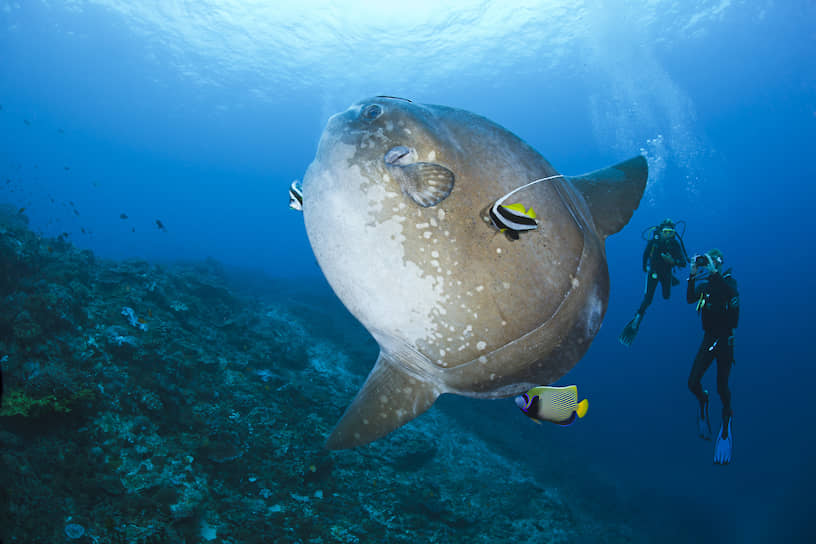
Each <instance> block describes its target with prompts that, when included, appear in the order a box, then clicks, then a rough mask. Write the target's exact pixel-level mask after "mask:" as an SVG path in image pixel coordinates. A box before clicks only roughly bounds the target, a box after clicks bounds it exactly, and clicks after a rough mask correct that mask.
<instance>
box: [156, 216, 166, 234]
mask: <svg viewBox="0 0 816 544" xmlns="http://www.w3.org/2000/svg"><path fill="white" fill-rule="evenodd" d="M156 226H157V227H158V228H159V230H162V231H164V232H167V229H166V228H165V226H164V223H162V222H161V219H156Z"/></svg>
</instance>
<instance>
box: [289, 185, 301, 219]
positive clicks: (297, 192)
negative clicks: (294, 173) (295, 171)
mask: <svg viewBox="0 0 816 544" xmlns="http://www.w3.org/2000/svg"><path fill="white" fill-rule="evenodd" d="M289 207H290V208H292V209H293V210H297V211H299V212H302V211H303V189H301V187H300V182H299V181H298V180H295V181H293V182H292V185H290V186H289Z"/></svg>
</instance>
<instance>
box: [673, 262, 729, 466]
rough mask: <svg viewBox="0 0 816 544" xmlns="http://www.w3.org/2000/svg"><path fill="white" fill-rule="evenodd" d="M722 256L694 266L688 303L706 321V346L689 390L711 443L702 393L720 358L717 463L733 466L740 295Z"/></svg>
mask: <svg viewBox="0 0 816 544" xmlns="http://www.w3.org/2000/svg"><path fill="white" fill-rule="evenodd" d="M722 263H723V256H722V253H721V252H720V251H719V250H718V249H712V250H710V251H708V252H707V253H704V254H703V255H697V256H696V257H695V258H694V261H693V262H692V263H691V270H690V272H691V273H690V275H689V279H688V289H687V290H686V302H688V303H689V304H694V303H696V304H697V311H698V312H699V313H700V317H701V318H702V321H703V332H704V334H703V342H702V343H701V344H700V349H699V350H697V356H696V357H695V358H694V365H693V366H692V367H691V373H690V374H689V379H688V387H689V389H690V390H691V392H692V393H694V396H695V397H697V401H698V402H699V403H700V407H699V411H698V412H697V426H698V430H699V434H700V436H701V437H702V438H705V439H706V440H710V439H711V423H710V420H709V416H708V391H706V390H704V389H703V386H702V384H701V380H702V378H703V374H705V372H706V370H708V368H709V367H710V366H711V363H712V362H713V361H714V358H715V357H716V358H717V394H718V395H719V396H720V400H721V401H722V426H721V427H720V433H719V435H717V442H716V444H715V446H714V462H715V463H717V464H724V465H725V464H728V463H730V462H731V449H732V445H733V438H732V435H731V416H732V413H733V412H732V410H731V391H730V390H729V389H728V377H729V375H730V374H731V366H732V365H733V364H734V329H735V328H736V327H737V323H738V322H739V291H738V290H737V281H736V280H735V279H734V278H733V277H732V276H731V270H730V269H729V270H727V271H725V273H723V272H722Z"/></svg>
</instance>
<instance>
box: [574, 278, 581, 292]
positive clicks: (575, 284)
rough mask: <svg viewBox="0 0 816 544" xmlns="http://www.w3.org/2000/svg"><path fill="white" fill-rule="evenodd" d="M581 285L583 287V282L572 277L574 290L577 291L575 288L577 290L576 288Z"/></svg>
mask: <svg viewBox="0 0 816 544" xmlns="http://www.w3.org/2000/svg"><path fill="white" fill-rule="evenodd" d="M579 285H581V282H580V281H578V278H576V277H575V276H573V277H572V288H573V289H575V288H576V287H578V286H579Z"/></svg>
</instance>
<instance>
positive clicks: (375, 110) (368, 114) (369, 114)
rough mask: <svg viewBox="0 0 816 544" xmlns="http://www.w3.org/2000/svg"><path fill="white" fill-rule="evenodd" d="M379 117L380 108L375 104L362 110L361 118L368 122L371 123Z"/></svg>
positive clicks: (380, 113)
mask: <svg viewBox="0 0 816 544" xmlns="http://www.w3.org/2000/svg"><path fill="white" fill-rule="evenodd" d="M380 115H382V108H381V107H380V106H378V105H377V104H371V105H369V106H366V108H365V109H364V110H363V118H364V119H366V120H368V121H373V120H374V119H376V118H377V117H379V116H380Z"/></svg>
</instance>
